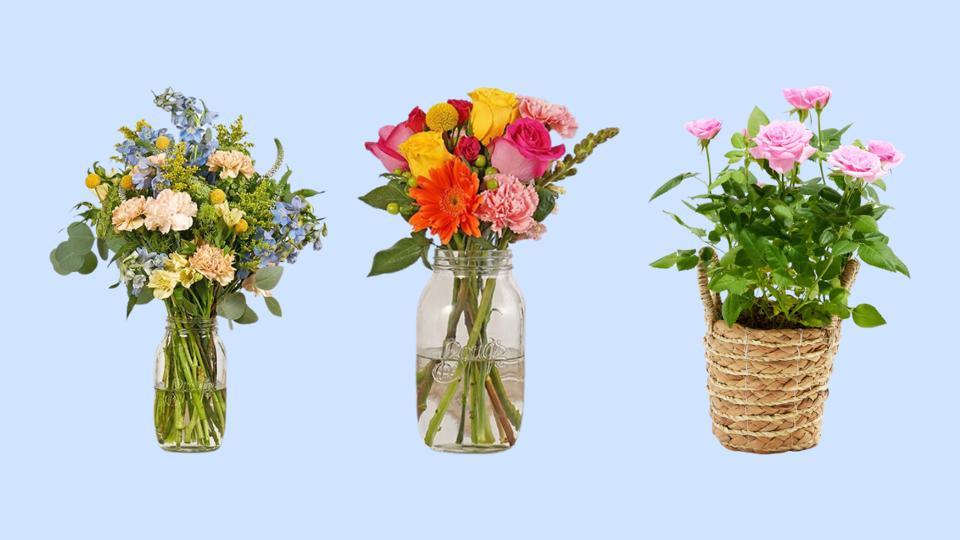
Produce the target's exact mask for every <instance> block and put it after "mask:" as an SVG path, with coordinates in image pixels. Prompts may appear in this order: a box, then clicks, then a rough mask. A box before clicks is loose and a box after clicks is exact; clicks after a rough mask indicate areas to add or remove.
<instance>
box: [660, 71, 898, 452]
mask: <svg viewBox="0 0 960 540" xmlns="http://www.w3.org/2000/svg"><path fill="white" fill-rule="evenodd" d="M784 96H785V98H786V99H787V101H788V102H789V103H790V105H792V107H793V109H792V110H791V114H795V115H796V116H797V119H796V120H787V121H784V120H774V121H770V120H768V119H767V116H766V115H765V114H764V113H763V112H762V111H761V110H760V109H759V108H754V109H753V112H752V113H751V114H750V117H749V119H748V121H747V127H746V128H745V129H743V130H742V131H737V132H735V133H734V134H733V135H732V136H731V138H730V143H731V146H732V147H733V148H732V149H731V150H730V151H728V152H727V153H726V154H724V157H725V158H726V164H725V166H724V167H723V168H722V169H721V170H719V171H717V172H716V174H714V172H713V170H712V167H711V164H710V147H711V143H712V141H713V140H714V138H715V137H716V136H717V133H718V132H719V131H720V128H721V124H720V122H719V121H717V120H714V119H703V120H697V121H693V122H689V123H687V124H686V128H687V130H688V131H689V132H690V133H691V134H693V135H694V136H695V137H696V138H697V140H698V144H699V146H700V148H701V149H702V150H703V152H704V154H705V155H706V161H707V176H706V178H702V177H701V176H699V175H698V174H696V173H692V172H687V173H683V174H680V175H678V176H676V177H674V178H671V179H670V180H669V181H667V182H666V183H665V184H664V185H663V186H661V187H660V188H659V189H658V190H657V191H656V192H655V193H654V194H653V196H652V197H651V199H650V200H653V199H656V198H657V197H659V196H661V195H663V194H664V193H666V192H667V191H669V190H671V189H673V188H675V187H677V186H678V185H680V184H681V183H682V182H683V181H684V180H686V179H688V178H697V179H699V180H700V181H701V182H702V183H703V184H704V186H705V188H706V193H701V194H698V195H695V196H693V197H691V198H690V200H689V202H687V201H684V204H685V205H686V206H687V207H688V208H690V209H691V210H693V211H694V212H696V213H697V214H700V215H701V216H703V217H704V218H706V220H707V224H708V226H707V227H706V228H701V227H699V226H693V225H687V224H686V223H685V222H684V221H683V220H682V219H681V218H680V217H678V216H676V215H674V214H671V213H669V212H668V213H667V214H668V215H669V216H670V217H671V218H672V219H673V220H674V221H676V222H677V223H679V224H680V225H682V226H683V227H685V228H686V229H687V230H689V231H690V232H692V233H693V234H694V235H695V236H696V237H697V238H698V239H699V240H700V241H701V242H702V243H704V244H706V246H705V247H702V248H701V249H700V250H699V253H698V252H697V251H696V250H694V249H686V250H678V251H675V252H672V253H669V254H667V255H666V256H664V257H662V258H660V259H658V260H656V261H654V262H653V263H652V266H654V267H656V268H671V267H676V268H677V269H678V270H688V269H691V268H698V270H699V273H700V275H699V285H700V296H701V298H702V300H703V303H704V306H705V315H706V321H707V337H706V341H705V343H706V356H707V371H708V374H709V380H708V391H709V394H710V410H711V415H712V417H713V432H714V434H715V435H716V436H717V437H718V438H719V440H720V442H721V443H722V444H723V445H724V446H726V447H727V448H730V449H733V450H742V451H749V452H759V453H769V452H781V451H786V450H803V449H806V448H810V447H812V446H814V445H816V444H817V442H818V441H819V438H820V426H821V420H822V414H823V404H824V400H825V399H826V397H827V382H828V379H829V376H830V373H831V370H832V362H833V357H834V354H835V353H836V350H837V347H838V343H839V338H840V321H841V320H843V319H847V318H851V317H852V318H853V322H854V323H856V324H857V325H859V326H864V327H874V326H878V325H881V324H884V322H885V321H884V319H883V317H882V316H881V315H880V313H879V312H878V311H877V309H876V308H874V307H873V306H872V305H870V304H858V305H856V306H852V305H851V303H850V301H849V299H850V287H851V286H852V285H853V281H854V279H855V277H856V274H857V270H858V268H859V263H858V260H859V261H862V262H864V263H866V264H869V265H872V266H877V267H879V268H882V269H884V270H889V271H891V272H900V273H902V274H905V275H907V276H909V271H908V270H907V266H906V265H905V264H904V263H903V262H902V261H901V260H900V259H899V258H898V257H897V256H896V255H895V254H894V252H893V250H892V249H891V248H890V246H889V238H888V237H887V236H886V235H885V234H883V233H882V232H880V229H879V227H878V225H877V222H878V220H879V219H880V218H881V217H883V215H884V214H885V213H886V211H887V210H888V209H889V207H888V206H886V205H884V204H881V202H880V192H881V191H884V190H886V184H885V183H884V177H886V176H887V175H888V174H889V173H890V171H891V170H892V169H893V168H894V167H896V166H897V165H899V164H900V163H901V161H903V155H902V154H901V153H900V152H899V151H897V149H896V148H894V146H893V145H891V144H890V143H887V142H883V141H869V142H867V143H863V142H861V141H859V140H854V141H853V142H852V143H850V144H842V142H841V138H842V137H843V135H844V134H845V133H846V132H847V130H848V129H849V127H850V125H847V126H845V127H843V128H840V129H835V128H829V129H823V128H822V127H821V125H822V122H821V120H822V116H823V112H824V111H825V110H826V107H827V104H828V103H829V101H830V97H831V92H830V90H829V89H828V88H825V87H822V86H814V87H810V88H802V89H787V90H784ZM814 117H815V120H816V121H815V124H816V125H815V128H811V127H808V125H807V124H805V122H806V121H808V120H809V121H810V122H811V123H813V120H814ZM814 129H815V131H814ZM804 164H807V165H808V166H809V167H810V168H811V169H812V171H813V173H814V174H815V176H813V177H804V176H803V175H802V171H801V169H802V166H803V165H804Z"/></svg>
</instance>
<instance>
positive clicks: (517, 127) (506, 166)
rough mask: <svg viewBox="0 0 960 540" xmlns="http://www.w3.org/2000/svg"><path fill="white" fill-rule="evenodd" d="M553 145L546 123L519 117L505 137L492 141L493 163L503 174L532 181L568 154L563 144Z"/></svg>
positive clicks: (509, 127)
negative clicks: (544, 125) (551, 164)
mask: <svg viewBox="0 0 960 540" xmlns="http://www.w3.org/2000/svg"><path fill="white" fill-rule="evenodd" d="M550 144H551V142H550V133H549V132H548V131H547V128H545V127H543V124H541V123H540V122H538V121H536V120H533V119H531V118H520V119H518V120H517V121H515V122H514V123H512V124H510V125H509V126H507V131H506V133H504V134H503V136H502V137H497V138H496V139H494V140H493V141H491V142H490V163H491V165H493V166H494V167H496V168H497V170H499V171H500V172H502V173H506V174H509V175H513V176H516V177H517V178H519V179H520V180H532V179H534V178H537V177H538V176H540V175H542V174H543V173H544V172H546V170H547V168H548V167H549V166H550V163H551V162H553V161H555V160H557V159H559V158H560V157H562V156H563V153H564V152H566V148H565V147H564V146H563V145H562V144H560V145H557V146H553V147H551V146H550Z"/></svg>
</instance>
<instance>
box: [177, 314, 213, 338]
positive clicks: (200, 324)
mask: <svg viewBox="0 0 960 540" xmlns="http://www.w3.org/2000/svg"><path fill="white" fill-rule="evenodd" d="M167 330H168V331H171V332H183V331H191V332H197V333H202V334H214V333H216V332H217V318H216V317H174V316H169V315H168V316H167Z"/></svg>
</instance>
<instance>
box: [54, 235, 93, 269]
mask: <svg viewBox="0 0 960 540" xmlns="http://www.w3.org/2000/svg"><path fill="white" fill-rule="evenodd" d="M87 253H90V248H89V247H87V248H86V249H84V246H83V242H82V241H78V242H71V241H69V240H67V241H66V242H61V243H60V245H58V246H57V248H56V249H54V250H53V253H51V254H50V257H51V260H55V263H54V270H56V271H57V272H58V273H66V274H69V273H70V272H78V271H79V270H80V268H82V267H83V263H84V261H86V256H87ZM64 275H65V274H64Z"/></svg>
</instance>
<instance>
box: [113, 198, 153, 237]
mask: <svg viewBox="0 0 960 540" xmlns="http://www.w3.org/2000/svg"><path fill="white" fill-rule="evenodd" d="M146 205H147V200H146V199H144V198H143V197H136V198H134V199H127V200H125V201H123V202H122V203H120V206H118V207H116V208H114V209H113V228H114V229H116V230H118V231H133V230H136V229H138V228H139V227H140V226H141V225H143V212H144V209H145V208H146Z"/></svg>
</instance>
